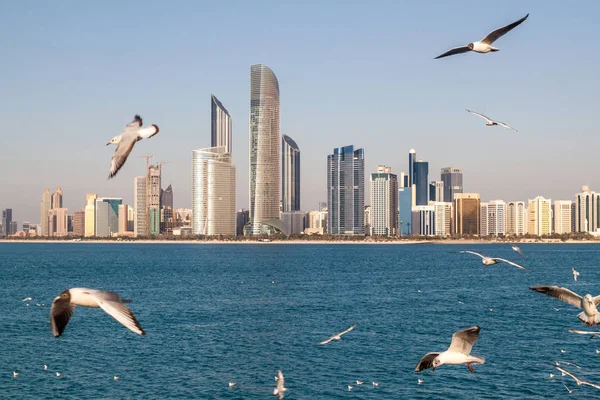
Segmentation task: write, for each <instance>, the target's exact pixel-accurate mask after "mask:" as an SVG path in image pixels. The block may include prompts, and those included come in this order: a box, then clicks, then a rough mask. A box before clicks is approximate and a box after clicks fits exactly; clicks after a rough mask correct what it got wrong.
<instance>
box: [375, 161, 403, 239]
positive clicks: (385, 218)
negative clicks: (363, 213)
mask: <svg viewBox="0 0 600 400" xmlns="http://www.w3.org/2000/svg"><path fill="white" fill-rule="evenodd" d="M371 234H372V235H374V236H375V235H382V236H397V235H398V177H397V176H396V175H395V174H392V169H391V168H390V167H386V166H383V165H378V166H377V173H373V174H371Z"/></svg>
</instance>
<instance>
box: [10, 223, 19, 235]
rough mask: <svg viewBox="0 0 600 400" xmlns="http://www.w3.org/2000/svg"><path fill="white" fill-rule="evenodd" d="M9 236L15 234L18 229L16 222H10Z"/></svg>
mask: <svg viewBox="0 0 600 400" xmlns="http://www.w3.org/2000/svg"><path fill="white" fill-rule="evenodd" d="M9 227H10V234H11V235H14V234H15V233H17V231H18V230H19V229H18V224H17V221H10V225H9Z"/></svg>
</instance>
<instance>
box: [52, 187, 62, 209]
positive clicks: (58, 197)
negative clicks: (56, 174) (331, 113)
mask: <svg viewBox="0 0 600 400" xmlns="http://www.w3.org/2000/svg"><path fill="white" fill-rule="evenodd" d="M62 206H63V191H62V189H61V188H59V187H58V188H56V191H55V192H54V194H52V208H53V209H54V208H62Z"/></svg>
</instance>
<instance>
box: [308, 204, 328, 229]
mask: <svg viewBox="0 0 600 400" xmlns="http://www.w3.org/2000/svg"><path fill="white" fill-rule="evenodd" d="M304 221H305V228H304V232H305V233H307V234H309V235H310V234H315V233H316V234H319V235H322V234H324V233H325V232H327V208H325V211H323V210H322V209H320V210H317V211H309V212H307V213H306V216H305V217H304Z"/></svg>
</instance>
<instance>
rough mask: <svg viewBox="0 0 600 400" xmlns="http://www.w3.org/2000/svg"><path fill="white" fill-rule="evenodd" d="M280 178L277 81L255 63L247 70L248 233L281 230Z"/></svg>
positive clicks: (268, 71)
mask: <svg viewBox="0 0 600 400" xmlns="http://www.w3.org/2000/svg"><path fill="white" fill-rule="evenodd" d="M280 177H281V135H280V121H279V82H277V77H275V74H274V73H273V71H271V70H270V69H269V68H268V67H267V66H265V65H262V64H255V65H252V66H251V67H250V221H251V225H250V231H249V233H250V234H261V233H271V232H274V229H273V228H274V227H275V226H279V227H280V228H281V229H284V228H283V225H282V224H281V221H280V220H279V202H280V200H281V180H280ZM278 221H279V222H278ZM281 229H280V230H281Z"/></svg>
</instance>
